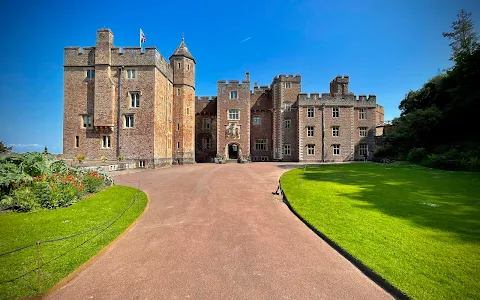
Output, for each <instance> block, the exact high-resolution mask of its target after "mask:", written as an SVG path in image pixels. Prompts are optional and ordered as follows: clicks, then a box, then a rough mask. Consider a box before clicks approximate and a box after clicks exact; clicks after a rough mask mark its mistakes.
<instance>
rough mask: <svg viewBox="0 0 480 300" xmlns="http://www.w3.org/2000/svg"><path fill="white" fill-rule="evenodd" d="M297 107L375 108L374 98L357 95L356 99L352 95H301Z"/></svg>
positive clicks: (373, 96) (372, 96)
mask: <svg viewBox="0 0 480 300" xmlns="http://www.w3.org/2000/svg"><path fill="white" fill-rule="evenodd" d="M297 99H298V104H299V106H322V105H326V106H336V105H338V106H354V107H376V96H375V95H369V96H368V97H367V96H366V95H359V96H358V98H357V97H356V96H355V95H354V94H353V93H349V94H345V95H338V94H331V93H322V94H321V95H320V94H319V93H310V94H307V93H301V94H299V95H298V98H297Z"/></svg>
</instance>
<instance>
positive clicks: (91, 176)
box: [83, 171, 105, 193]
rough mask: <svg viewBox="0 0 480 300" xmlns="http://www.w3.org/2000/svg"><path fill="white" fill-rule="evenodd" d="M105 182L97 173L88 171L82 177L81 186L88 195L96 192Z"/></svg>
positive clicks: (103, 177)
mask: <svg viewBox="0 0 480 300" xmlns="http://www.w3.org/2000/svg"><path fill="white" fill-rule="evenodd" d="M104 182H105V176H103V175H100V174H99V173H98V172H97V171H89V172H88V173H86V174H85V176H84V177H83V184H84V185H85V189H86V191H87V192H89V193H95V192H98V190H99V189H100V188H101V187H102V185H103V183H104Z"/></svg>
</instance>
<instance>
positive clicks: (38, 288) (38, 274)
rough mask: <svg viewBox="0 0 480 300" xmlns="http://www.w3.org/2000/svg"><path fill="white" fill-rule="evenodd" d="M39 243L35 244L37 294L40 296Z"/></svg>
mask: <svg viewBox="0 0 480 300" xmlns="http://www.w3.org/2000/svg"><path fill="white" fill-rule="evenodd" d="M40 260H41V256H40V242H37V292H38V294H40V264H41V262H40Z"/></svg>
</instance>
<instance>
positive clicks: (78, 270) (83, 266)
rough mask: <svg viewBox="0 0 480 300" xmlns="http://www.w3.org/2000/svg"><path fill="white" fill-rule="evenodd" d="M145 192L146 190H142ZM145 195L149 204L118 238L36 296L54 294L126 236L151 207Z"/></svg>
mask: <svg viewBox="0 0 480 300" xmlns="http://www.w3.org/2000/svg"><path fill="white" fill-rule="evenodd" d="M142 192H144V191H142ZM144 193H145V195H146V196H147V205H146V206H145V209H144V210H143V211H142V213H141V214H140V215H139V216H138V217H137V218H136V219H135V220H134V221H133V222H132V223H131V224H130V225H129V226H128V227H127V228H125V230H124V231H123V232H121V233H120V234H119V235H118V236H117V237H116V238H114V239H113V240H112V241H111V242H110V243H108V244H107V245H106V246H105V247H103V248H102V249H100V251H98V252H97V253H95V254H94V255H93V256H92V257H90V258H89V259H88V260H87V261H86V262H84V263H83V264H81V265H80V266H79V267H78V268H76V269H75V270H74V271H73V272H72V273H70V274H68V275H67V277H65V278H63V279H62V280H60V281H59V282H57V283H56V284H55V285H54V286H53V287H52V288H51V289H50V290H48V291H47V292H45V293H44V294H43V295H41V296H34V298H35V297H39V299H43V298H46V297H48V296H51V295H52V294H54V293H55V292H56V291H57V290H59V289H61V288H62V287H64V286H65V285H67V284H68V283H69V282H70V281H72V280H73V279H75V278H76V277H77V276H78V275H79V274H80V273H81V272H82V271H84V270H85V269H86V268H88V266H90V265H91V264H92V263H94V262H95V261H97V260H98V259H99V258H100V257H101V256H103V254H105V252H106V251H107V250H108V249H109V248H110V247H112V246H113V245H114V244H116V243H117V242H118V241H119V240H120V239H121V238H122V237H123V236H125V235H126V234H127V233H128V232H129V231H130V230H131V229H132V228H133V227H134V226H135V225H136V224H137V222H138V221H139V220H140V219H141V218H142V217H143V215H144V214H145V213H146V212H147V211H148V209H149V208H150V197H149V195H148V194H147V193H146V192H144ZM24 299H30V298H24Z"/></svg>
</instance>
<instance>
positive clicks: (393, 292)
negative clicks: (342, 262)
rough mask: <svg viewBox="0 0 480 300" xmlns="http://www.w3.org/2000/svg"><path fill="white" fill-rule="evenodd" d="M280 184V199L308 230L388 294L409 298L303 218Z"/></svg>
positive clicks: (399, 297) (407, 299)
mask: <svg viewBox="0 0 480 300" xmlns="http://www.w3.org/2000/svg"><path fill="white" fill-rule="evenodd" d="M279 184H280V190H281V193H282V200H283V203H285V204H286V205H287V207H288V209H290V211H291V212H292V213H293V214H294V215H295V216H296V217H297V218H298V219H299V220H300V221H302V222H303V224H305V225H306V226H307V227H308V228H310V230H312V231H313V232H314V233H315V234H316V235H318V236H319V237H320V238H321V239H322V240H324V241H325V242H326V243H327V244H328V245H329V246H330V247H332V248H333V249H335V250H336V251H337V252H338V253H339V254H340V255H342V256H343V257H344V258H346V259H347V260H348V261H349V262H350V263H352V264H353V265H354V266H355V267H356V268H357V269H359V270H360V271H361V272H362V273H363V274H365V275H366V276H367V277H368V278H370V279H371V280H372V281H373V282H375V283H376V284H378V285H379V286H380V287H381V288H382V289H384V290H385V291H386V292H388V293H389V294H390V295H392V296H393V297H395V298H396V299H402V300H403V299H405V300H410V297H408V296H407V294H405V293H404V292H402V291H401V290H399V289H398V288H396V287H395V286H394V285H392V284H391V283H390V282H388V281H387V280H386V279H385V278H383V277H382V276H380V275H379V274H378V273H376V272H375V271H373V270H372V269H371V268H370V267H368V266H366V265H365V264H364V263H362V262H361V261H360V260H359V259H357V258H356V257H354V256H353V255H351V254H350V253H348V251H346V250H345V249H343V248H342V247H341V246H340V245H339V244H337V243H336V242H334V241H333V240H331V239H330V238H329V237H327V236H326V235H325V234H323V233H322V232H321V231H320V230H318V229H317V228H315V226H313V225H312V224H310V223H309V222H308V221H307V220H305V219H304V218H303V217H302V216H301V215H300V214H299V213H298V212H297V211H296V210H295V209H294V208H293V206H292V205H291V204H290V201H288V199H287V196H286V195H285V192H284V191H283V188H282V186H281V182H280V180H279Z"/></svg>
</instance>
